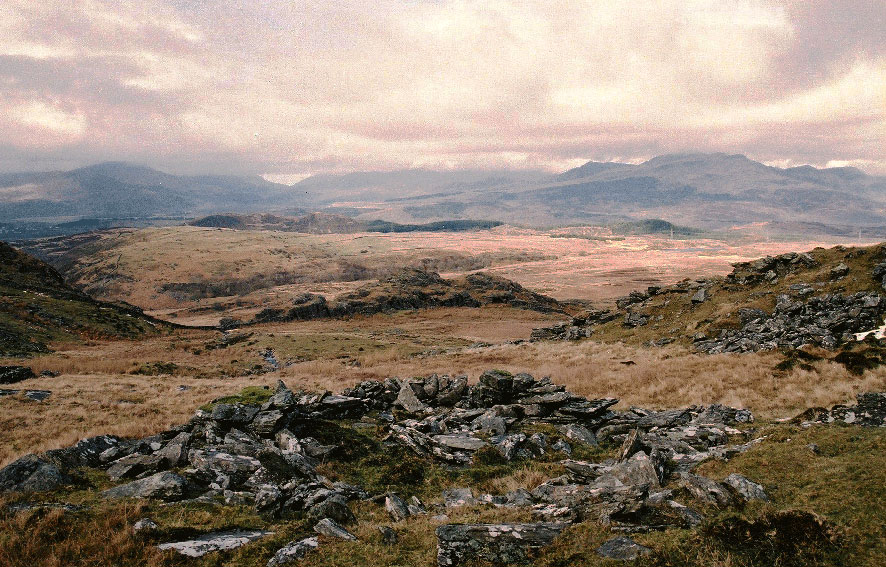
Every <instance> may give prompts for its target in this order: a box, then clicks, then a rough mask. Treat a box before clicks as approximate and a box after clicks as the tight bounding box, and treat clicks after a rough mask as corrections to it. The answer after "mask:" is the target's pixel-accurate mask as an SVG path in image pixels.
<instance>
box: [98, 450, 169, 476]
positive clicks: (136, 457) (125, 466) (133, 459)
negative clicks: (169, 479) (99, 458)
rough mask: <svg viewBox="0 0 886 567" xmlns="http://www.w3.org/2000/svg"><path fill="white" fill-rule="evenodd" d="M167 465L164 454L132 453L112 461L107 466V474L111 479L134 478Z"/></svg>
mask: <svg viewBox="0 0 886 567" xmlns="http://www.w3.org/2000/svg"><path fill="white" fill-rule="evenodd" d="M168 465H169V462H168V461H167V459H166V457H164V456H161V455H141V454H139V453H134V454H132V455H126V456H125V457H122V458H120V459H117V460H116V461H114V462H113V463H112V464H111V466H110V467H108V476H109V477H110V478H111V480H120V479H124V478H135V477H137V476H138V475H140V474H142V473H145V472H156V471H158V470H160V469H162V468H167V467H168Z"/></svg>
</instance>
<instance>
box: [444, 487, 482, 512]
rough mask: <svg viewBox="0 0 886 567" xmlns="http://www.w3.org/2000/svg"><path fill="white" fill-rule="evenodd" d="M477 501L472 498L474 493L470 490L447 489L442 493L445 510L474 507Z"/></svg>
mask: <svg viewBox="0 0 886 567" xmlns="http://www.w3.org/2000/svg"><path fill="white" fill-rule="evenodd" d="M478 503H479V501H478V500H477V499H476V498H474V491H473V490H471V489H470V488H448V489H446V490H444V491H443V504H444V505H445V506H446V507H447V508H457V507H459V506H474V505H476V504H478Z"/></svg>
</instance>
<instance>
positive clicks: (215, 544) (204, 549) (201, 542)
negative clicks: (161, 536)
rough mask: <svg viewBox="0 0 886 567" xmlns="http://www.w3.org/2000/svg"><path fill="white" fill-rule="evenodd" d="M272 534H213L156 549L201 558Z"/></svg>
mask: <svg viewBox="0 0 886 567" xmlns="http://www.w3.org/2000/svg"><path fill="white" fill-rule="evenodd" d="M273 534H274V532H265V531H262V530H249V531H243V530H233V531H228V532H215V533H211V534H206V535H202V536H200V537H197V538H194V539H191V540H188V541H178V542H174V543H162V544H160V545H158V546H157V547H159V548H160V549H163V550H166V549H174V550H175V551H177V552H179V553H181V554H182V555H187V556H188V557H203V556H204V555H206V554H207V553H212V552H213V551H229V550H231V549H237V548H238V547H240V546H242V545H245V544H247V543H249V542H250V541H254V540H257V539H259V538H263V537H265V536H269V535H273Z"/></svg>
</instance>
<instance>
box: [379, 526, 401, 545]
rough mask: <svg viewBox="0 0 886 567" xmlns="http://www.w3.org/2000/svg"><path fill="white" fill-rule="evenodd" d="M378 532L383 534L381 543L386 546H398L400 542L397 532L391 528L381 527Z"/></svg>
mask: <svg viewBox="0 0 886 567" xmlns="http://www.w3.org/2000/svg"><path fill="white" fill-rule="evenodd" d="M378 531H379V533H380V534H381V542H382V543H383V544H385V545H396V544H397V542H398V541H400V538H399V537H398V536H397V532H396V531H395V530H394V528H392V527H391V526H379V527H378Z"/></svg>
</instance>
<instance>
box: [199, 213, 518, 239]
mask: <svg viewBox="0 0 886 567" xmlns="http://www.w3.org/2000/svg"><path fill="white" fill-rule="evenodd" d="M188 224H189V225H190V226H199V227H203V228H230V229H235V230H276V231H282V232H304V233H309V234H353V233H355V232H383V233H387V232H459V231H465V230H483V229H489V228H495V227H496V226H500V225H501V224H502V223H500V222H498V221H482V220H481V221H475V220H453V221H438V222H433V223H425V224H401V223H395V222H389V221H382V220H371V221H362V220H355V219H353V218H350V217H346V216H344V215H337V214H329V213H309V214H306V215H302V216H280V215H272V214H267V213H264V214H253V215H237V214H218V215H209V216H206V217H203V218H199V219H197V220H194V221H191V222H190V223H188Z"/></svg>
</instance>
